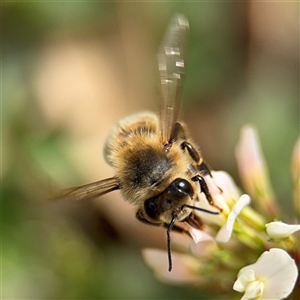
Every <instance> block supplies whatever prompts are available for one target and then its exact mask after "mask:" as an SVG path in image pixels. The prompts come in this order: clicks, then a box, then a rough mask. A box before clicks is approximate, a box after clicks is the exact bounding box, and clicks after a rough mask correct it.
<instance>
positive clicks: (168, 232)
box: [167, 215, 176, 272]
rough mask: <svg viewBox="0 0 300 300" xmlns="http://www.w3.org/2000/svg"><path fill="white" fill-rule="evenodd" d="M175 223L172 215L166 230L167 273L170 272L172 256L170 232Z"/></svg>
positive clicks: (174, 217)
mask: <svg viewBox="0 0 300 300" xmlns="http://www.w3.org/2000/svg"><path fill="white" fill-rule="evenodd" d="M175 221H176V216H175V215H174V216H173V218H172V220H171V222H170V224H169V225H168V229H167V248H168V260H169V269H168V271H169V272H171V270H172V255H171V236H170V233H171V230H172V228H173V226H174V223H175Z"/></svg>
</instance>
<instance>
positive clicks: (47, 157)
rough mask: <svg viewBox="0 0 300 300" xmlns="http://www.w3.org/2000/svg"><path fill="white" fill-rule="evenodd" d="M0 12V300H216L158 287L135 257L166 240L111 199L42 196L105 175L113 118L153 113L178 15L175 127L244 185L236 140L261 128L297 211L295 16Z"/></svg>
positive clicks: (149, 5) (275, 11)
mask: <svg viewBox="0 0 300 300" xmlns="http://www.w3.org/2000/svg"><path fill="white" fill-rule="evenodd" d="M1 4H2V166H1V167H2V178H1V181H2V298H3V299H20V298H22V299H25V298H27V299H46V298H47V299H49V298H51V299H68V298H72V299H208V298H212V299H213V298H215V297H216V295H212V294H211V293H209V291H205V290H199V289H197V288H196V287H195V288H191V287H180V286H170V285H164V284H162V283H160V282H158V281H157V280H156V279H155V278H154V276H153V274H152V272H151V270H149V269H148V267H147V266H146V265H145V263H144V262H143V260H142V257H141V254H140V250H141V248H142V247H145V246H147V247H162V248H165V232H164V230H160V229H157V228H151V227H149V228H148V227H147V226H145V225H143V224H139V223H138V222H137V221H136V220H135V219H134V211H133V209H132V207H130V205H129V204H128V203H125V202H124V201H123V200H122V199H121V198H120V196H119V193H117V192H115V193H112V195H108V196H107V197H104V198H103V199H99V200H97V201H93V202H90V203H62V202H51V201H49V198H51V195H53V194H55V191H57V190H58V188H60V187H69V186H76V185H80V184H84V183H88V182H91V181H96V180H99V179H102V178H105V177H109V176H111V175H112V174H113V172H112V170H111V169H110V168H109V167H108V166H106V164H105V162H104V159H103V155H102V147H103V144H104V142H105V138H106V136H107V134H108V132H109V129H110V127H111V126H112V125H113V124H114V123H115V122H116V121H117V120H118V119H119V118H120V117H123V116H125V115H128V114H131V113H134V112H137V111H140V110H155V109H156V107H157V101H158V96H157V95H158V93H157V82H158V80H157V70H156V52H157V49H158V47H159V44H160V41H161V38H162V35H163V32H164V30H165V28H166V26H167V23H168V21H169V19H170V17H171V16H172V14H173V13H175V12H180V13H183V14H185V15H186V17H187V18H188V19H189V22H190V36H189V48H188V51H187V57H188V58H187V73H186V82H185V87H184V92H183V101H182V115H181V116H182V118H184V120H185V121H186V123H187V124H188V125H189V127H190V130H191V133H192V135H193V137H194V138H195V140H196V142H197V143H198V144H199V145H200V146H201V149H202V152H203V155H204V157H205V159H206V161H207V162H208V163H209V164H210V166H211V167H212V168H213V169H215V170H226V171H227V172H229V173H230V174H232V175H233V177H234V178H235V180H236V181H237V182H238V183H239V179H238V174H237V170H236V164H235V154H234V147H235V144H236V142H237V140H238V137H239V131H240V129H241V127H242V126H243V125H245V124H249V123H251V124H253V125H254V126H256V128H257V129H258V131H259V134H260V137H261V141H262V148H263V151H264V154H265V156H266V160H267V163H268V165H269V171H270V177H271V180H272V183H273V186H274V189H275V192H276V194H277V197H278V200H279V201H280V202H281V203H282V205H283V206H284V207H285V208H286V210H287V212H289V213H291V211H292V205H291V203H292V201H291V198H292V191H291V180H290V162H291V153H292V149H293V146H294V144H295V142H296V139H297V137H298V135H299V26H298V25H299V4H298V3H284V2H281V3H275V2H274V3H259V2H251V1H249V2H247V3H241V2H240V3H238V2H224V3H223V2H211V3H205V2H176V3H175V2H174V3H171V2H161V3H160V2H125V1H124V2H122V1H120V2H51V1H50V2H25V1H24V2H2V3H1ZM216 289H218V287H216ZM221 297H223V298H224V299H231V298H230V296H228V295H226V294H222V295H218V299H220V298H221Z"/></svg>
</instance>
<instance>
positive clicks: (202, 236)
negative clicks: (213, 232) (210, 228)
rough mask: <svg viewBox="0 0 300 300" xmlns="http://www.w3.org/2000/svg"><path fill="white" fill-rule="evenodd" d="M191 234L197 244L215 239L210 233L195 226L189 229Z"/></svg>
mask: <svg viewBox="0 0 300 300" xmlns="http://www.w3.org/2000/svg"><path fill="white" fill-rule="evenodd" d="M189 234H190V235H191V237H192V238H193V240H194V242H195V243H196V244H197V243H199V242H205V241H211V240H213V238H212V237H211V236H210V235H209V234H207V233H205V232H204V231H203V230H199V229H196V228H193V227H191V228H190V229H189Z"/></svg>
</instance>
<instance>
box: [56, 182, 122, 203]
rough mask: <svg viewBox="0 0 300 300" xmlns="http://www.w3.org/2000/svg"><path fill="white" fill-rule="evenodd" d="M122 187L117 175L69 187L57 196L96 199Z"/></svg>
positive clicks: (61, 197) (73, 198)
mask: <svg viewBox="0 0 300 300" xmlns="http://www.w3.org/2000/svg"><path fill="white" fill-rule="evenodd" d="M120 188H121V186H120V182H119V179H118V178H117V177H111V178H107V179H104V180H100V181H96V182H93V183H89V184H86V185H82V186H78V187H75V188H70V189H67V190H65V191H63V192H62V193H61V195H59V196H58V197H56V198H57V199H66V200H75V201H76V200H88V199H95V198H98V197H100V196H102V195H105V194H107V193H110V192H112V191H114V190H119V189H120Z"/></svg>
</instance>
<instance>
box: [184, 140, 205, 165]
mask: <svg viewBox="0 0 300 300" xmlns="http://www.w3.org/2000/svg"><path fill="white" fill-rule="evenodd" d="M180 148H181V149H182V150H184V149H187V151H188V153H189V155H190V157H191V158H192V159H193V160H194V161H195V162H197V163H198V162H199V160H200V157H199V154H198V153H197V151H196V149H195V148H194V147H193V146H192V145H191V144H190V143H189V142H186V141H185V142H182V143H181V145H180Z"/></svg>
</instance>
